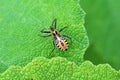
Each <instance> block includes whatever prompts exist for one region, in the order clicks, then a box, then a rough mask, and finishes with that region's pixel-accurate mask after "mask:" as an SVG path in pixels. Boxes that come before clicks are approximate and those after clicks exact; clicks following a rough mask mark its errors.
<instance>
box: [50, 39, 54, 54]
mask: <svg viewBox="0 0 120 80" xmlns="http://www.w3.org/2000/svg"><path fill="white" fill-rule="evenodd" d="M53 46H54V48H53V49H52V51H51V52H50V54H49V56H51V54H52V52H53V51H54V50H55V41H54V40H53Z"/></svg>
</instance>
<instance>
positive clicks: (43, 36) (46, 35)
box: [41, 34, 51, 38]
mask: <svg viewBox="0 0 120 80" xmlns="http://www.w3.org/2000/svg"><path fill="white" fill-rule="evenodd" d="M50 36H51V34H49V35H46V36H41V37H44V38H46V37H50Z"/></svg>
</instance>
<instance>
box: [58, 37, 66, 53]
mask: <svg viewBox="0 0 120 80" xmlns="http://www.w3.org/2000/svg"><path fill="white" fill-rule="evenodd" d="M56 45H57V46H58V47H59V48H60V49H61V50H62V51H65V50H67V49H68V43H67V42H66V40H64V39H63V40H60V41H58V44H56Z"/></svg>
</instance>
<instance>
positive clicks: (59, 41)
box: [41, 19, 72, 55]
mask: <svg viewBox="0 0 120 80" xmlns="http://www.w3.org/2000/svg"><path fill="white" fill-rule="evenodd" d="M65 28H67V27H66V26H65V27H63V28H61V29H60V30H59V31H57V30H56V19H54V20H53V22H52V25H51V26H50V31H46V30H44V29H43V30H41V32H42V33H49V34H48V35H46V36H42V37H49V36H53V37H54V40H53V45H54V48H53V49H52V51H51V52H50V55H51V53H52V52H53V51H54V49H55V44H56V45H57V46H58V47H59V48H60V49H61V50H62V51H65V50H67V49H68V43H67V41H66V39H65V38H64V37H67V38H69V39H70V41H71V43H72V39H71V37H69V36H67V35H60V34H59V32H61V31H63V30H64V29H65ZM63 36H64V37H63Z"/></svg>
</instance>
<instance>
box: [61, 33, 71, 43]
mask: <svg viewBox="0 0 120 80" xmlns="http://www.w3.org/2000/svg"><path fill="white" fill-rule="evenodd" d="M62 36H64V37H67V38H69V39H70V43H71V44H72V38H71V37H69V36H67V35H62Z"/></svg>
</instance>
